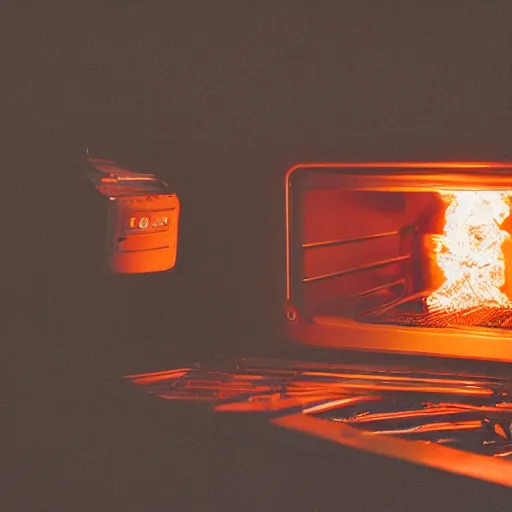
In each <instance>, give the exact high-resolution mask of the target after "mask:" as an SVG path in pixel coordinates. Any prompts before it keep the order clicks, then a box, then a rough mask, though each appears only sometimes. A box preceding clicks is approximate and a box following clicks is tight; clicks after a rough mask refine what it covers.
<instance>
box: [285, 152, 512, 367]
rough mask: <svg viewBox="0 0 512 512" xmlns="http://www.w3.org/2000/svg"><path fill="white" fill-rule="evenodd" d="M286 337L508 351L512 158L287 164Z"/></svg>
mask: <svg viewBox="0 0 512 512" xmlns="http://www.w3.org/2000/svg"><path fill="white" fill-rule="evenodd" d="M285 187H286V189H285V190H286V192H285V194H286V196H285V197H286V301H285V307H284V316H285V323H286V331H287V334H288V336H289V337H290V338H291V339H292V340H294V341H296V342H299V343H301V344H305V345H313V346H317V347H324V348H336V349H350V350H357V351H371V352H381V353H382V352H384V353H402V354H415V355H420V354H421V355H430V356H441V357H456V358H471V359H481V360H493V361H501V362H509V361H512V330H511V328H512V241H511V238H510V232H511V231H512V217H511V216H510V201H511V200H512V164H511V163H467V162H461V163H453V162H450V163H439V162H437V163H342V164H341V163H340V164H338V163H332V164H331V163H329V164H303V165H296V166H294V167H292V168H291V169H290V170H289V171H288V172H287V174H286V178H285Z"/></svg>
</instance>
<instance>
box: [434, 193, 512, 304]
mask: <svg viewBox="0 0 512 512" xmlns="http://www.w3.org/2000/svg"><path fill="white" fill-rule="evenodd" d="M441 195H442V196H443V198H444V199H445V200H446V201H447V203H448V207H447V210H446V223H445V226H444V233H443V234H441V235H434V236H433V241H434V253H435V256H436V262H437V265H438V266H439V267H440V269H441V270H442V271H443V273H444V276H445V278H446V281H445V282H444V283H443V284H442V285H441V287H440V288H438V289H437V290H436V291H434V292H433V293H432V294H431V295H430V296H429V297H428V298H427V301H426V302H427V307H428V309H429V310H430V311H437V310H440V309H443V310H445V311H461V310H466V309H471V308H474V307H477V306H485V307H500V308H503V307H512V302H511V301H510V299H509V298H508V297H507V296H506V295H505V294H504V293H503V292H502V291H501V290H500V288H501V287H502V286H503V285H504V284H505V257H504V254H503V250H502V245H503V242H504V241H505V240H507V239H508V238H509V234H508V233H507V232H506V231H503V230H502V229H500V226H501V224H502V223H503V221H504V220H505V219H506V218H507V217H508V216H509V214H510V206H509V204H508V201H507V199H508V197H509V196H510V195H511V192H500V191H488V190H483V191H449V192H442V193H441Z"/></svg>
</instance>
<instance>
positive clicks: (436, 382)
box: [127, 359, 512, 487]
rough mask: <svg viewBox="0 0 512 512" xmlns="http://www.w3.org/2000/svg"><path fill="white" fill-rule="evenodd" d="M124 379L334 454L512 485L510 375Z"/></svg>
mask: <svg viewBox="0 0 512 512" xmlns="http://www.w3.org/2000/svg"><path fill="white" fill-rule="evenodd" d="M127 378H128V379H129V380H130V381H131V382H133V383H134V384H136V385H139V386H141V387H142V388H143V389H144V391H145V392H147V393H148V394H150V395H154V396H157V397H160V398H163V399H166V400H175V401H176V400H178V401H190V402H193V403H196V404H204V405H206V406H207V407H208V408H209V409H210V410H212V411H214V412H218V413H236V414H239V415H241V416H243V417H247V418H248V421H249V422H251V419H250V418H253V420H252V421H254V422H255V424H259V425H261V424H262V423H265V424H267V425H270V426H271V427H272V428H277V429H286V430H287V431H289V432H297V433H300V434H301V435H302V439H307V438H318V439H322V440H324V441H328V442H329V443H330V444H331V445H332V446H333V449H334V448H335V447H336V446H338V447H350V448H354V449H357V450H362V451H365V452H369V453H373V454H376V455H378V456H384V457H391V458H394V459H399V460H402V461H407V462H409V463H412V464H416V465H423V466H428V467H431V468H436V469H438V470H442V471H447V472H450V473H455V474H459V475H463V476H465V477H470V478H473V479H478V480H483V481H487V482H491V483H494V484H498V485H501V486H507V487H512V400H511V398H512V396H511V395H512V381H511V380H510V379H507V378H506V377H496V376H494V377H492V376H491V375H486V374H480V375H477V374H470V373H462V372H459V373H454V372H448V371H442V370H439V368H438V369H437V370H433V368H432V367H430V369H429V367H423V368H421V367H418V366H417V365H416V366H409V367H407V366H406V365H403V366H401V367H400V368H399V367H394V368H393V367H390V366H389V365H386V366H379V365H371V364H369V363H367V364H334V363H326V362H318V361H316V362H312V361H295V360H293V361H292V360H270V359H243V360H238V361H234V362H222V363H209V364H206V365H198V364H194V365H191V366H190V367H183V368H177V369H173V370H168V371H163V372H157V373H150V374H140V375H132V376H129V377H127ZM243 413H245V414H243ZM260 432H261V431H260Z"/></svg>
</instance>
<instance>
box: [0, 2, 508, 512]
mask: <svg viewBox="0 0 512 512" xmlns="http://www.w3.org/2000/svg"><path fill="white" fill-rule="evenodd" d="M8 14H9V16H5V17H4V18H3V28H2V31H1V33H2V40H3V41H2V47H3V54H4V57H6V65H5V66H4V68H3V69H4V71H3V80H2V82H3V85H2V90H3V94H2V104H3V111H4V113H5V115H3V116H2V120H3V121H4V127H3V129H2V143H3V144H2V146H3V150H2V153H3V156H4V157H5V158H4V159H3V160H4V165H3V169H2V181H3V184H2V191H3V192H4V193H3V194H2V196H3V197H4V199H3V200H2V204H3V206H4V207H5V212H6V216H5V217H4V218H6V219H9V220H8V224H9V229H4V230H3V243H2V247H3V249H4V251H3V253H4V258H3V260H4V264H3V269H4V272H3V276H4V277H3V282H4V283H5V284H6V286H5V292H4V293H3V294H2V310H3V311H4V313H5V319H6V320H5V321H4V322H3V326H4V327H5V330H3V331H4V335H3V338H4V341H5V343H4V344H3V348H4V350H3V353H4V357H3V360H4V361H5V363H6V364H5V366H4V367H5V369H6V372H5V374H6V375H7V379H6V381H7V383H8V386H7V390H8V392H7V394H6V397H7V401H6V403H7V404H8V406H10V405H12V408H10V407H8V411H9V412H8V413H7V415H6V416H7V422H6V424H7V427H8V428H7V431H8V434H9V435H8V436H7V438H6V439H7V442H6V443H5V444H6V454H7V456H6V457H5V458H4V460H5V461H8V463H7V464H6V471H5V475H6V476H7V478H6V480H5V481H6V483H7V484H8V485H7V486H6V490H7V493H6V496H7V504H8V506H7V507H5V508H4V507H3V508H4V510H38V511H42V510H52V511H55V510H61V509H62V510H115V511H117V510H157V509H163V508H165V509H166V510H235V509H236V510H280V511H282V510H290V509H291V508H295V509H300V510H311V511H312V510H326V509H333V508H348V507H350V508H351V509H352V510H405V509H410V510H433V509H436V510H448V509H449V510H473V509H474V510H477V509H480V508H482V507H486V509H488V510H489V509H490V510H508V508H509V507H510V496H509V495H508V494H507V495H506V494H505V493H506V491H505V490H503V489H499V488H495V487H493V486H487V485H486V484H483V483H479V482H472V481H469V480H465V479H462V478H459V477H454V476H450V475H445V474H440V473H437V472H434V471H430V470H426V469H425V468H415V467H413V468H411V467H410V466H407V465H403V464H401V463H398V462H394V461H382V460H380V459H377V458H375V457H373V456H367V455H362V454H358V453H353V452H351V451H348V450H345V451H339V450H337V449H336V450H334V449H333V448H329V449H327V450H324V449H323V448H322V447H318V450H317V447H316V445H315V447H314V448H313V449H312V450H311V451H308V452H307V453H306V452H303V451H301V450H302V448H300V449H299V448H297V446H296V445H295V444H293V443H291V442H290V439H291V438H292V437H293V436H291V435H288V434H287V435H285V436H283V435H282V434H279V435H277V434H273V433H269V432H267V431H266V430H265V428H263V427H261V430H259V427H258V429H256V431H254V429H249V431H250V432H252V433H251V434H248V433H247V432H248V430H247V425H244V426H240V424H238V423H237V422H234V424H232V423H231V420H227V419H223V418H221V419H219V418H215V419H214V418H213V417H211V416H208V415H203V414H202V413H199V412H197V411H196V410H188V409H187V408H185V409H184V406H181V405H180V406H178V405H176V404H172V403H167V402H163V401H162V402H160V401H153V400H151V399H149V398H146V397H144V396H142V395H140V394H139V392H138V390H135V389H133V388H132V387H130V386H129V385H127V384H126V383H125V382H123V380H122V376H123V375H126V374H129V373H132V372H139V371H141V372H144V371H150V370H153V369H154V370H156V369H163V368H168V367H172V366H177V365H179V364H182V362H183V361H189V360H207V359H211V358H214V357H216V358H227V357H231V356H232V355H234V354H242V355H246V354H262V353H272V352H276V351H279V347H280V346H281V343H282V341H283V337H282V334H281V329H280V307H281V300H282V297H283V289H284V272H283V269H284V243H283V242H284V205H283V176H284V173H285V171H286V169H287V168H288V167H290V166H291V165H292V164H294V163H297V162H301V161H351V160H354V161H356V160H366V161H371V160H441V159H446V160H472V159H474V160H512V143H511V141H512V124H511V121H512V58H511V55H510V49H511V48H512V5H511V4H510V2H498V1H494V2H472V1H464V2H463V1H460V2H459V1H452V2H446V1H443V2H441V1H439V2H437V1H434V2H414V1H413V2H411V1H398V0H394V1H388V2H382V1H375V2H345V1H337V2H335V1H332V2H328V1H320V2H302V1H295V2H291V1H290V2H281V3H279V2H276V3H271V2H260V3H257V2H254V3H248V2H234V1H233V2H227V1H222V2H203V3H198V2H193V1H188V2H168V3H167V5H166V6H158V7H157V4H156V3H153V4H150V3H147V5H146V6H143V5H142V3H136V2H130V3H128V2H127V3H126V5H122V4H119V5H117V6H116V7H113V6H102V7H101V8H98V7H96V6H94V5H89V6H84V7H81V8H78V7H73V6H72V5H71V4H63V5H62V6H61V7H60V8H56V7H52V8H49V7H45V6H42V5H36V4H34V5H32V6H30V7H28V6H27V7H25V8H19V9H17V10H16V11H12V10H11V12H10V13H8ZM86 148H92V149H93V150H97V151H106V152H107V154H109V155H110V156H112V157H114V158H118V159H120V160H121V161H123V162H125V163H127V164H128V165H132V166H134V167H135V168H137V169H140V170H148V171H150V172H156V173H157V174H159V176H161V177H163V178H164V179H166V180H168V181H169V183H170V184H171V186H172V187H173V188H175V190H176V191H177V192H178V194H179V196H180V198H181V201H182V222H181V225H180V229H181V232H180V247H179V261H178V265H177V268H176V269H175V270H174V271H173V272H171V273H165V274H157V275H151V276H109V275H103V274H101V273H100V270H99V268H100V264H101V262H100V259H101V254H100V252H99V251H100V244H101V241H102V237H103V230H104V227H105V225H104V207H105V205H104V203H103V199H102V198H101V197H100V196H98V195H97V194H96V192H95V191H94V190H93V188H92V186H91V184H90V183H88V182H87V180H86V179H85V178H84V176H85V172H86V168H85V161H84V160H85V150H86ZM6 227H7V226H6V225H5V224H4V228H6ZM11 410H12V413H11ZM243 421H245V420H243ZM299 445H300V446H301V447H302V446H303V444H302V443H299ZM333 450H334V451H333ZM507 499H508V501H506V500H507ZM472 507H473V508H472Z"/></svg>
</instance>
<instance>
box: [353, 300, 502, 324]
mask: <svg viewBox="0 0 512 512" xmlns="http://www.w3.org/2000/svg"><path fill="white" fill-rule="evenodd" d="M428 295H429V292H421V293H419V294H416V295H411V296H409V297H406V298H403V299H400V300H397V301H394V302H391V303H389V304H387V305H385V306H381V307H378V308H375V309H371V310H367V311H364V312H361V313H359V314H358V315H356V320H358V321H359V322H365V323H378V324H395V325H408V326H417V327H493V328H502V329H512V308H507V307H503V306H499V305H494V304H483V305H481V306H478V307H474V308H470V309H464V310H460V311H450V310H444V309H439V310H437V311H429V310H428V309H427V305H426V298H427V297H428Z"/></svg>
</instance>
